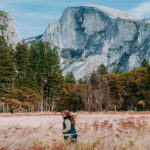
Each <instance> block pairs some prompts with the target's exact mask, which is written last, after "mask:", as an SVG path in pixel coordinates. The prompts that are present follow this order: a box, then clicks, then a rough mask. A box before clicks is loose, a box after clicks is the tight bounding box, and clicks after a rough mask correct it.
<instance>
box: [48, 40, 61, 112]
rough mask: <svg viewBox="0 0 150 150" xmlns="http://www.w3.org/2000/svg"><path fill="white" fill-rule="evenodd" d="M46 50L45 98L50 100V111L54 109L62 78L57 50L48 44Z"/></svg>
mask: <svg viewBox="0 0 150 150" xmlns="http://www.w3.org/2000/svg"><path fill="white" fill-rule="evenodd" d="M46 49H47V63H46V74H47V78H46V81H47V86H46V91H47V97H48V98H49V99H50V100H51V101H50V102H51V110H52V111H53V109H54V105H55V104H54V103H55V98H56V99H57V98H58V97H59V93H60V91H61V89H62V85H63V76H62V72H61V67H60V60H59V55H58V53H57V49H56V48H55V47H54V49H52V48H51V47H50V45H49V44H48V43H46Z"/></svg>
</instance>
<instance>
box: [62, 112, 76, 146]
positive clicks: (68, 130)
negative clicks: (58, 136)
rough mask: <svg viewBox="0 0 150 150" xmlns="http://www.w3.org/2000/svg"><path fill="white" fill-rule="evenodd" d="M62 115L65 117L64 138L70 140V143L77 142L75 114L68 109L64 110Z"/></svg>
mask: <svg viewBox="0 0 150 150" xmlns="http://www.w3.org/2000/svg"><path fill="white" fill-rule="evenodd" d="M61 115H62V117H63V119H64V121H63V131H62V132H63V135H64V140H65V141H68V142H69V143H76V142H77V137H78V134H77V131H76V129H75V118H74V116H73V115H72V114H71V113H70V112H69V111H68V110H64V111H62V112H61Z"/></svg>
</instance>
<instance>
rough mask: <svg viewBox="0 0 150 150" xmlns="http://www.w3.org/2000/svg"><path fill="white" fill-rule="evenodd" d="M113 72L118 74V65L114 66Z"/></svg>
mask: <svg viewBox="0 0 150 150" xmlns="http://www.w3.org/2000/svg"><path fill="white" fill-rule="evenodd" d="M112 73H114V74H117V73H118V71H117V67H116V65H114V66H113V70H112Z"/></svg>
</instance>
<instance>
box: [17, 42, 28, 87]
mask: <svg viewBox="0 0 150 150" xmlns="http://www.w3.org/2000/svg"><path fill="white" fill-rule="evenodd" d="M15 59H16V66H17V72H18V73H17V78H16V85H17V87H20V86H28V68H29V50H28V46H27V44H26V43H25V42H23V43H18V44H17V46H16V54H15Z"/></svg>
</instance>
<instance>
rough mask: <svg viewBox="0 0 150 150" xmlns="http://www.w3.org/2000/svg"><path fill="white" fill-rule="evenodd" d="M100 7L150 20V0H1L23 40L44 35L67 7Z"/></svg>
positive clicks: (2, 6)
mask: <svg viewBox="0 0 150 150" xmlns="http://www.w3.org/2000/svg"><path fill="white" fill-rule="evenodd" d="M86 4H93V5H100V6H105V7H110V8H115V9H119V10H123V11H127V12H129V13H131V14H133V15H134V16H136V17H137V18H150V0H149V1H145V0H0V10H3V11H6V12H9V13H11V14H12V15H13V16H14V18H15V21H16V24H17V27H18V31H19V35H20V38H21V39H26V38H29V37H34V36H37V35H40V34H42V33H43V32H44V31H45V29H46V27H47V26H48V25H49V24H50V23H53V22H57V21H58V20H59V18H60V17H61V15H62V12H63V10H64V9H65V8H66V7H71V6H83V5H86Z"/></svg>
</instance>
